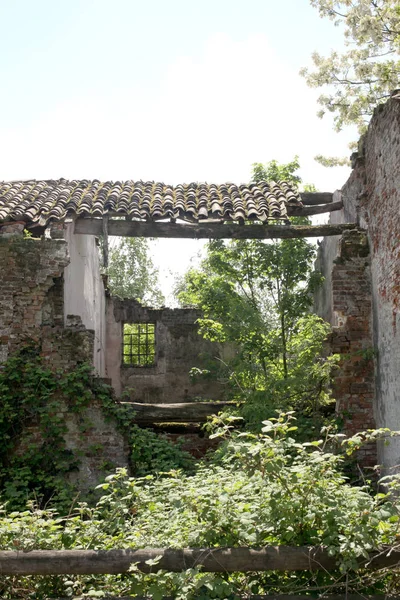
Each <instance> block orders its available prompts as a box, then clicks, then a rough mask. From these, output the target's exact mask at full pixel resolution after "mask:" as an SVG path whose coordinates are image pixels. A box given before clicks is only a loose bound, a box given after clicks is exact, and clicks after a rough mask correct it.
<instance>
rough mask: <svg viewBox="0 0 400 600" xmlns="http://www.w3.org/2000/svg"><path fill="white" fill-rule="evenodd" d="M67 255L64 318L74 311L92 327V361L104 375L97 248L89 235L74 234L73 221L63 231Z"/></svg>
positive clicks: (102, 308)
mask: <svg viewBox="0 0 400 600" xmlns="http://www.w3.org/2000/svg"><path fill="white" fill-rule="evenodd" d="M64 237H65V239H66V241H67V244H68V252H69V257H70V262H69V265H68V266H67V267H66V268H65V270H64V319H65V323H66V322H67V316H68V315H77V316H79V317H80V318H81V320H82V323H83V325H84V326H85V327H86V328H87V329H90V330H93V331H94V353H93V365H94V367H95V369H96V372H97V374H98V375H100V376H101V377H104V376H105V371H106V367H105V348H106V320H105V312H106V301H105V290H104V284H103V280H102V277H101V274H100V260H99V251H98V247H97V244H96V238H95V237H94V236H92V235H75V234H74V233H73V223H69V224H68V225H67V226H66V228H65V231H64Z"/></svg>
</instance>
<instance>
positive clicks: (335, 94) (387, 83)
mask: <svg viewBox="0 0 400 600" xmlns="http://www.w3.org/2000/svg"><path fill="white" fill-rule="evenodd" d="M310 1H311V4H312V6H314V7H315V8H317V9H318V11H319V13H320V15H321V17H328V18H329V19H331V20H333V21H334V23H335V25H340V24H342V25H344V28H345V30H344V36H345V43H346V46H347V48H348V50H347V51H345V52H344V53H342V54H340V53H338V52H336V51H332V52H331V54H330V55H329V56H327V57H323V56H321V55H320V54H319V53H318V52H314V54H313V55H312V59H313V62H314V66H315V70H314V71H311V72H310V71H309V70H308V69H302V70H301V74H302V75H303V76H304V77H305V78H306V81H307V83H308V85H310V86H311V87H323V86H332V87H330V89H329V91H328V93H327V94H326V95H325V94H323V95H321V96H320V97H319V99H318V102H319V104H320V105H321V106H322V109H321V110H320V111H319V113H318V115H319V116H320V117H322V116H323V115H324V114H325V113H326V112H327V111H328V112H330V113H332V114H333V115H334V123H335V129H336V130H337V131H340V130H341V129H342V127H343V126H345V125H350V124H355V125H356V126H357V127H358V130H359V132H360V133H363V131H364V130H365V128H366V125H367V123H368V121H369V118H370V117H371V115H372V112H373V110H374V108H375V106H376V105H377V104H379V103H381V102H384V101H385V100H386V99H387V98H388V97H389V96H390V93H391V92H392V91H393V90H394V89H395V88H396V87H398V85H399V79H400V60H399V55H400V5H399V3H398V0H310Z"/></svg>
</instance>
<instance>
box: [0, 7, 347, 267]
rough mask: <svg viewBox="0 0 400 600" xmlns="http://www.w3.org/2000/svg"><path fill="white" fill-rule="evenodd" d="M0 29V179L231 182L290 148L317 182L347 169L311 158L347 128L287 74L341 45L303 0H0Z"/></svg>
mask: <svg viewBox="0 0 400 600" xmlns="http://www.w3.org/2000/svg"><path fill="white" fill-rule="evenodd" d="M0 31H1V34H0V76H1V82H2V85H1V93H0V179H26V178H37V179H39V178H58V177H66V178H87V179H92V178H99V179H103V180H104V179H114V180H116V179H154V180H161V181H166V182H168V183H178V182H188V181H214V182H216V183H220V182H222V181H235V182H237V183H240V182H243V181H248V179H249V175H250V168H251V164H252V163H253V162H255V161H260V162H265V161H268V160H271V159H272V158H276V159H278V160H280V161H283V162H284V161H289V160H291V159H292V158H293V156H294V155H295V154H299V155H300V162H301V165H302V171H301V173H302V175H303V178H304V180H305V181H307V182H314V183H315V184H316V185H317V187H318V188H319V189H321V190H326V191H332V190H334V189H335V188H338V187H340V186H341V185H342V184H343V183H344V181H345V179H346V178H347V175H348V171H347V170H346V169H344V170H343V169H335V170H333V171H327V170H326V169H324V168H322V167H320V166H318V165H317V164H316V163H315V162H314V161H313V157H314V155H315V154H317V153H323V154H329V155H335V154H339V155H343V154H347V153H348V149H347V143H348V141H350V140H351V139H352V137H354V132H353V133H351V132H350V133H349V132H346V133H344V134H340V135H338V134H336V133H334V132H333V131H332V127H331V121H330V120H329V119H327V120H323V121H320V120H319V119H317V117H316V116H315V113H316V111H317V105H316V97H317V95H318V92H316V91H314V90H309V88H307V86H306V84H305V81H304V80H303V79H302V78H300V77H299V75H298V72H299V69H300V68H301V67H302V66H304V65H306V64H309V63H310V55H311V52H312V51H313V50H318V51H319V52H321V53H323V54H324V53H328V52H329V51H330V49H332V48H335V49H340V48H341V47H342V45H343V39H342V32H341V31H340V30H339V29H337V28H335V27H334V25H333V23H331V22H330V21H325V20H322V19H320V18H319V16H318V13H317V11H316V10H315V9H313V8H312V7H311V6H310V4H309V0H280V1H279V0H213V1H212V0H201V1H197V0H147V1H144V0H142V1H137V0H113V1H111V0H109V1H106V0H56V1H55V0H0ZM165 244H166V242H165ZM185 248H186V247H185ZM187 248H189V247H187ZM158 254H159V256H160V265H161V266H162V268H163V269H167V266H168V265H169V266H170V265H171V264H172V265H176V264H178V263H179V264H180V265H182V264H183V262H184V261H183V258H182V245H180V246H179V247H178V246H177V245H175V246H174V245H170V246H168V247H167V246H166V245H164V246H163V245H162V243H161V242H159V251H158ZM190 254H191V250H189V249H187V250H186V249H185V251H184V255H185V258H188V257H189V256H190ZM163 261H164V262H163Z"/></svg>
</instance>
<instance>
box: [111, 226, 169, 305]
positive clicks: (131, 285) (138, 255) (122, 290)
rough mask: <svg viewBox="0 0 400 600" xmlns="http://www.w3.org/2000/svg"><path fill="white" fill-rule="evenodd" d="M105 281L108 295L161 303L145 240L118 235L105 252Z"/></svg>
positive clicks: (148, 302) (161, 298)
mask: <svg viewBox="0 0 400 600" xmlns="http://www.w3.org/2000/svg"><path fill="white" fill-rule="evenodd" d="M107 272H108V284H109V287H110V290H111V292H112V294H114V295H115V296H119V297H121V298H134V299H136V300H138V301H139V302H141V303H145V304H149V305H151V306H156V307H157V306H161V305H162V304H163V302H164V296H163V294H162V292H161V290H160V287H159V284H158V270H157V269H156V267H155V266H154V264H153V261H152V259H151V256H150V252H149V244H148V242H147V240H145V239H142V238H122V240H121V241H120V242H119V243H117V244H116V245H115V246H114V247H113V248H111V249H110V252H109V266H108V271H107Z"/></svg>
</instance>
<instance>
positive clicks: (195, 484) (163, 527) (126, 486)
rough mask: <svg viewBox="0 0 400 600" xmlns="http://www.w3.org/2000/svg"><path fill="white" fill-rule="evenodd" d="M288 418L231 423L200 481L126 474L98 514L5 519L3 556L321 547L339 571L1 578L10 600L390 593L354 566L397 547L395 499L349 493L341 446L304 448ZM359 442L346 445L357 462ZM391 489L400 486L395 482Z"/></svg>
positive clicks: (81, 509) (381, 577)
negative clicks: (246, 425) (257, 429)
mask: <svg viewBox="0 0 400 600" xmlns="http://www.w3.org/2000/svg"><path fill="white" fill-rule="evenodd" d="M294 430H295V425H294V420H293V416H292V415H281V416H280V417H278V418H277V419H270V420H269V421H266V422H265V423H264V424H263V429H262V432H261V433H260V434H249V433H238V432H237V431H236V430H235V429H234V428H232V427H231V424H229V422H225V423H220V427H219V428H218V430H217V432H216V434H215V435H219V436H222V438H223V439H225V442H224V444H223V445H222V446H221V447H220V449H219V450H218V451H217V453H216V454H215V455H214V457H213V458H212V459H210V460H209V461H208V462H207V463H199V465H198V468H197V470H196V472H195V473H194V474H191V475H189V474H185V473H183V472H182V471H177V470H174V471H171V472H170V473H169V474H165V475H164V476H163V477H157V476H151V475H148V476H147V477H143V478H129V477H128V476H127V474H126V472H125V471H124V470H118V471H117V473H116V474H114V475H110V476H109V477H108V478H107V480H106V482H105V483H104V484H102V485H101V486H100V488H101V489H102V491H103V494H104V495H103V496H102V497H101V498H100V499H99V500H98V501H97V503H96V504H95V505H94V506H92V507H90V506H88V505H87V504H78V505H76V506H75V507H74V509H73V510H72V511H71V512H70V514H68V516H67V517H66V516H65V515H59V514H57V513H56V512H54V511H52V510H50V509H46V510H37V509H35V508H34V506H33V505H31V507H30V508H29V509H28V510H26V511H24V512H22V513H21V512H20V513H17V512H14V513H11V514H10V513H9V514H7V513H5V512H3V513H2V515H1V517H0V545H1V547H2V548H3V549H15V547H18V548H19V549H21V550H22V549H25V550H28V549H31V548H36V549H40V548H41V549H50V548H53V549H60V548H65V549H68V548H96V549H101V548H102V549H109V548H127V547H129V548H144V547H156V548H159V547H177V548H178V547H218V546H241V545H244V546H256V547H260V546H264V545H268V544H274V545H279V544H288V545H292V546H297V545H304V544H310V545H317V544H323V545H324V546H326V547H327V549H328V550H329V553H330V554H331V555H332V556H335V557H336V558H337V561H338V567H337V570H336V571H334V572H333V573H329V574H328V573H325V572H323V571H321V572H314V573H310V572H303V573H279V574H277V573H265V574H253V573H248V574H241V573H236V574H211V573H202V572H201V566H200V565H199V567H198V568H196V569H190V570H187V571H185V572H183V573H165V572H158V570H157V561H154V572H153V573H152V574H149V575H144V574H142V573H140V572H138V571H137V570H136V569H135V568H134V566H133V568H132V571H131V572H130V573H129V574H125V575H118V576H110V575H107V576H79V577H78V576H73V577H71V576H59V577H36V578H33V577H20V578H17V577H2V578H1V579H0V594H1V597H2V598H4V599H9V598H13V599H16V598H44V597H68V596H72V595H80V594H85V595H88V596H97V597H100V596H101V595H105V593H106V592H107V593H114V594H120V595H126V594H132V595H134V594H139V595H142V594H143V595H148V596H149V597H151V598H154V599H156V600H157V598H158V599H159V598H161V597H162V596H163V595H172V596H173V597H174V598H178V599H179V598H181V599H190V598H203V599H207V598H221V599H222V598H239V597H242V596H245V595H248V594H262V593H269V594H271V593H278V592H280V593H282V592H283V593H304V591H313V590H314V591H319V592H322V591H326V590H329V591H330V593H335V592H337V593H345V592H351V591H356V590H357V591H359V592H362V593H371V592H376V591H381V592H384V593H390V592H392V593H393V592H394V591H396V589H397V583H396V579H397V576H396V572H395V571H393V570H391V571H390V572H389V571H383V572H382V571H380V572H378V573H372V572H371V573H370V574H368V573H366V572H364V571H358V570H357V568H356V561H357V558H359V557H367V556H368V555H369V553H370V552H371V551H373V550H379V549H381V548H382V547H383V545H387V544H389V545H393V544H396V540H397V536H398V532H399V506H398V502H397V497H396V496H393V495H391V494H390V493H387V494H383V493H380V494H374V493H373V492H372V490H371V488H370V486H369V484H368V482H366V483H365V485H364V486H363V487H353V486H351V485H349V484H348V483H347V482H346V480H345V478H344V476H343V475H342V473H341V463H342V460H343V459H342V456H341V455H340V454H334V453H332V451H331V450H332V448H333V447H335V446H337V445H338V444H339V443H340V442H339V440H338V439H337V438H335V437H334V436H332V435H331V434H330V433H329V431H326V432H325V434H324V437H323V438H322V439H320V440H316V441H314V442H311V443H304V444H299V443H298V442H296V441H295V439H294V438H293V437H292V433H293V432H294ZM360 441H361V438H360V439H352V440H350V441H349V442H347V443H346V444H345V445H344V446H343V450H344V451H345V452H351V451H352V450H354V448H356V447H358V446H359V443H360ZM394 485H396V484H395V483H394Z"/></svg>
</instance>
